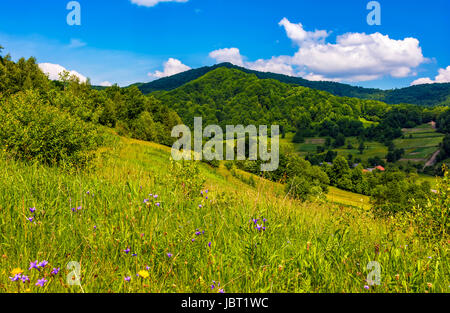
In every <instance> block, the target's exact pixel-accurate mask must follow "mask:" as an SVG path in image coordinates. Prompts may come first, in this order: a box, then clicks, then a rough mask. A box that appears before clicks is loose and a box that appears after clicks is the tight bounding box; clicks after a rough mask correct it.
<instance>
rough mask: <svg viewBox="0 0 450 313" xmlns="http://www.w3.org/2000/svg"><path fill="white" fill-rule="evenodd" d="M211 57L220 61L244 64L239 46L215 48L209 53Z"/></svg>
mask: <svg viewBox="0 0 450 313" xmlns="http://www.w3.org/2000/svg"><path fill="white" fill-rule="evenodd" d="M209 57H210V58H213V59H215V60H216V61H217V62H219V63H222V62H230V63H233V64H234V65H238V66H244V59H243V57H242V55H241V52H240V51H239V49H238V48H225V49H219V50H215V51H212V52H211V53H210V54H209Z"/></svg>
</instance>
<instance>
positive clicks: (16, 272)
mask: <svg viewBox="0 0 450 313" xmlns="http://www.w3.org/2000/svg"><path fill="white" fill-rule="evenodd" d="M22 273H23V269H21V268H20V267H18V268H15V269H13V270H12V271H11V275H13V276H16V275H19V274H22Z"/></svg>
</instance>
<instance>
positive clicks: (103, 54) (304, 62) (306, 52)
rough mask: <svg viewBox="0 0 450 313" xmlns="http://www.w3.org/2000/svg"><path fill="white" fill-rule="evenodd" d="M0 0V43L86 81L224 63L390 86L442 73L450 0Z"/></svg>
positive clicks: (448, 64) (447, 76) (128, 79)
mask: <svg viewBox="0 0 450 313" xmlns="http://www.w3.org/2000/svg"><path fill="white" fill-rule="evenodd" d="M69 2H70V1H68V0H53V1H29V0H15V1H7V0H2V2H1V3H2V9H3V10H1V11H0V21H1V22H0V45H1V46H3V47H4V48H5V49H4V51H3V54H7V53H9V54H11V56H12V58H13V59H14V60H17V59H19V58H20V57H25V58H29V57H31V56H34V57H36V58H37V62H38V63H39V64H40V67H41V68H42V69H43V71H44V72H46V73H48V74H49V76H50V78H56V77H57V73H58V72H60V71H62V70H64V69H66V70H68V71H72V73H73V74H75V75H77V76H79V77H80V78H81V79H85V78H86V77H89V78H90V79H91V83H92V84H93V85H103V86H109V85H111V84H115V83H117V84H119V85H120V86H127V85H130V84H133V83H137V82H149V81H152V80H155V79H158V78H161V77H166V76H170V75H173V74H176V73H179V72H182V71H185V70H188V69H191V68H199V67H202V66H211V65H214V64H217V63H221V62H231V63H233V64H235V65H239V66H243V67H246V68H249V69H253V70H258V71H268V72H274V73H280V74H286V75H290V76H299V77H303V78H306V79H309V80H327V81H338V82H342V83H349V84H351V85H355V86H362V87H367V88H380V89H392V88H402V87H408V86H411V85H414V84H420V83H432V82H450V56H449V54H448V50H449V47H450V44H449V43H448V38H450V36H449V35H450V19H449V18H448V16H447V15H448V12H450V2H449V1H446V0H431V1H427V2H425V3H424V2H423V1H419V0H411V1H407V0H398V1H387V0H384V1H382V0H379V1H378V3H379V4H380V17H381V19H380V22H381V24H380V25H369V23H368V21H367V16H368V14H370V13H371V12H373V9H374V7H371V9H368V8H367V5H368V3H369V2H370V1H369V0H349V1H345V2H344V3H341V2H337V1H316V2H312V1H306V0H304V1H303V0H295V1H294V0H278V1H270V0H260V1H257V2H256V1H252V0H116V1H114V4H110V3H109V2H111V1H106V0H96V1H86V0H79V1H78V3H79V4H80V5H81V9H80V22H81V25H69V24H68V22H67V16H68V15H69V14H72V13H73V12H74V7H71V6H69V9H67V6H68V4H69Z"/></svg>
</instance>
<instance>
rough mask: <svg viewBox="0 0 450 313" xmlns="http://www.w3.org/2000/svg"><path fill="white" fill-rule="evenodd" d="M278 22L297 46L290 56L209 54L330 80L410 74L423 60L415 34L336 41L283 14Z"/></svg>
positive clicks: (231, 52)
mask: <svg viewBox="0 0 450 313" xmlns="http://www.w3.org/2000/svg"><path fill="white" fill-rule="evenodd" d="M279 25H280V26H282V27H284V29H285V31H286V35H287V36H288V38H290V39H291V40H292V41H293V42H294V43H296V44H297V45H298V47H299V48H298V51H297V52H296V53H295V54H294V55H293V56H274V57H272V58H270V59H267V60H264V59H260V60H257V61H255V62H248V61H245V57H243V56H242V55H241V53H240V51H239V49H238V48H227V49H220V50H215V51H213V52H211V53H210V54H209V56H210V57H211V58H213V59H215V60H216V61H217V62H231V63H233V64H235V65H239V66H244V67H247V68H250V69H254V70H259V71H269V72H275V73H280V74H286V75H291V76H298V75H301V76H304V77H305V78H307V79H310V80H332V81H368V80H374V79H379V78H381V77H383V76H391V77H395V78H400V77H407V76H413V75H415V71H414V69H415V68H416V67H418V66H419V65H420V64H422V63H424V62H425V61H427V59H426V58H425V57H424V56H423V54H422V49H421V47H420V45H419V41H418V40H417V39H415V38H404V39H401V40H395V39H391V38H389V36H388V35H383V34H380V33H374V34H365V33H346V34H343V35H340V36H337V37H336V43H326V42H325V39H326V38H327V37H328V36H329V34H330V33H329V32H327V31H325V30H315V31H306V30H305V29H304V27H303V25H302V24H301V23H298V24H294V23H291V22H290V21H289V20H288V19H286V18H283V19H282V20H281V21H280V22H279Z"/></svg>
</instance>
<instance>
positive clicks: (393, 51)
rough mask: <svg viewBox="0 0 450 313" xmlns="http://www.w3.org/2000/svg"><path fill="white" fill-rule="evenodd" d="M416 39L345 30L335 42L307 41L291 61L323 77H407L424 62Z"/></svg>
mask: <svg viewBox="0 0 450 313" xmlns="http://www.w3.org/2000/svg"><path fill="white" fill-rule="evenodd" d="M425 61H426V59H425V58H424V57H423V55H422V49H421V48H420V46H419V41H418V40H417V39H415V38H405V39H403V40H394V39H391V38H389V36H387V35H382V34H380V33H374V34H370V35H367V34H365V33H348V34H344V35H341V36H338V37H337V39H336V43H335V44H330V43H327V44H325V43H317V42H313V43H307V44H304V45H302V46H301V47H300V49H299V50H298V52H297V53H296V54H295V55H294V57H293V58H292V61H291V62H292V64H293V65H297V66H301V67H305V68H306V69H307V70H308V71H309V72H311V73H314V74H318V75H322V76H324V77H328V78H331V77H335V78H339V79H342V80H348V81H365V80H373V79H377V78H381V77H383V76H386V75H390V76H392V77H406V76H409V75H412V73H413V69H414V68H416V67H417V66H419V65H420V64H421V63H423V62H425Z"/></svg>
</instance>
